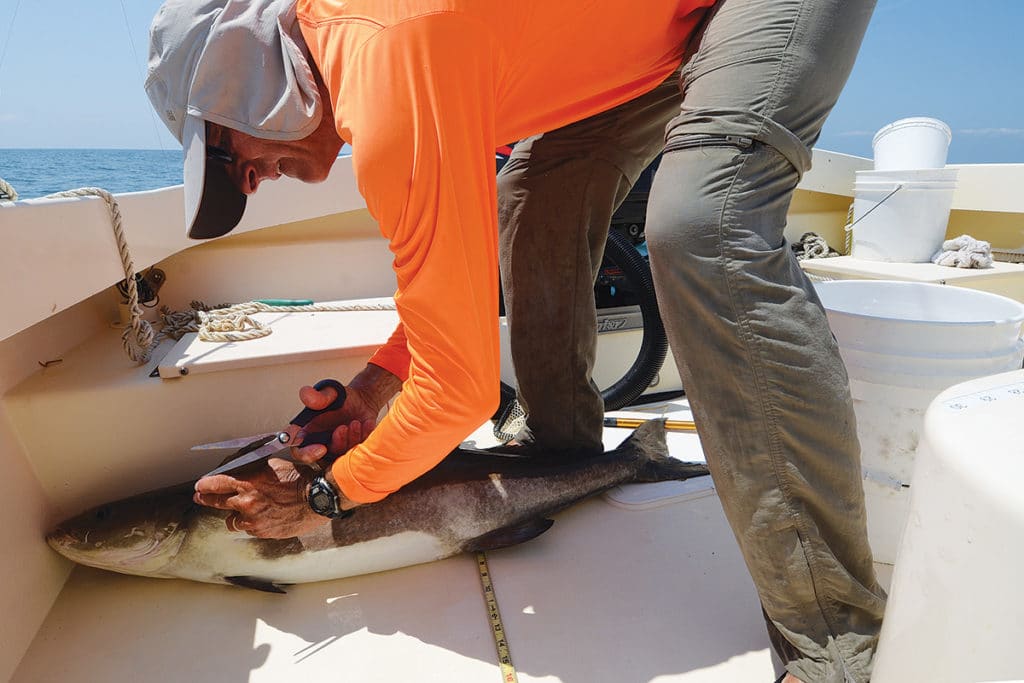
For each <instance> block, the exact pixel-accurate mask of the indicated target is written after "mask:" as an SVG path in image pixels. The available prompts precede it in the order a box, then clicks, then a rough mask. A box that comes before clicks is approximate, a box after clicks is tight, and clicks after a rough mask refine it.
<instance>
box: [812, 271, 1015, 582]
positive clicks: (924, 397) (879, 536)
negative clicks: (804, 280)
mask: <svg viewBox="0 0 1024 683" xmlns="http://www.w3.org/2000/svg"><path fill="white" fill-rule="evenodd" d="M815 288H816V290H817V291H818V295H819V296H820V297H821V300H822V303H823V304H824V306H825V310H826V313H827V315H828V319H829V324H830V326H831V327H832V331H833V333H834V334H835V336H836V340H837V341H838V343H839V351H840V354H841V355H842V356H843V360H844V362H845V363H846V369H847V373H848V374H849V376H850V393H851V394H852V396H853V407H854V411H855V413H856V416H857V436H858V438H859V439H860V445H861V465H862V467H863V470H864V498H865V503H866V505H867V514H868V541H869V542H870V543H871V548H872V551H873V552H874V556H875V561H877V562H883V563H887V564H893V563H894V562H895V560H896V550H897V548H898V546H899V541H900V535H901V534H902V530H903V525H904V522H905V520H906V517H907V512H908V510H909V504H910V483H911V482H910V478H911V473H912V471H913V463H914V454H915V452H916V450H917V444H918V440H919V438H920V434H921V428H922V424H923V420H924V413H925V410H926V409H927V407H928V405H929V404H930V403H931V401H932V400H933V399H934V398H935V396H937V395H938V394H939V392H941V391H943V390H944V389H946V388H948V387H950V386H953V385H955V384H958V383H960V382H963V381H966V380H969V379H972V378H975V377H983V376H987V375H991V374H995V373H999V372H1006V371H1008V370H1015V369H1019V368H1020V367H1021V364H1022V363H1024V340H1022V339H1021V334H1022V329H1021V326H1022V324H1024V304H1021V303H1019V302H1017V301H1014V300H1012V299H1007V298H1006V297H1002V296H998V295H995V294H990V293H988V292H981V291H977V290H971V289H963V288H959V287H948V286H943V285H934V284H925V283H918V282H889V281H883V280H843V281H835V282H820V283H816V284H815Z"/></svg>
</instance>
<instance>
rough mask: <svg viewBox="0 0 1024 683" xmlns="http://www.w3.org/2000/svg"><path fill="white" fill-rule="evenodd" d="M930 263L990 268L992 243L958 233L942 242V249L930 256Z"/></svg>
mask: <svg viewBox="0 0 1024 683" xmlns="http://www.w3.org/2000/svg"><path fill="white" fill-rule="evenodd" d="M932 263H937V264H938V265H940V266H950V267H951V268H991V267H992V245H991V244H989V243H988V242H986V241H984V240H976V239H974V238H973V237H971V236H970V235H960V236H959V237H957V238H955V239H951V240H946V241H945V242H943V243H942V251H940V252H939V253H937V254H936V255H935V256H934V257H933V258H932Z"/></svg>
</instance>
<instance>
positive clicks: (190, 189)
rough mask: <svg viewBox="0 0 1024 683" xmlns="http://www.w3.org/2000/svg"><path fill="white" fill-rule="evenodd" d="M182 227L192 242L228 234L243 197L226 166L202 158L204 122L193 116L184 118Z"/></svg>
mask: <svg viewBox="0 0 1024 683" xmlns="http://www.w3.org/2000/svg"><path fill="white" fill-rule="evenodd" d="M181 140H182V144H183V146H184V148H185V173H184V176H185V178H184V179H185V228H186V231H187V233H188V236H189V237H191V238H192V239H196V240H206V239H211V238H213V237H220V236H221V235H226V234H227V233H229V232H231V230H232V229H234V227H235V226H236V225H238V222H239V221H240V220H242V214H244V213H245V199H246V197H245V195H244V194H242V192H241V191H240V190H239V189H238V188H237V187H235V184H234V183H233V182H232V181H231V178H230V177H229V176H228V172H227V167H226V166H225V165H224V164H223V163H221V162H219V161H208V160H207V158H206V122H205V121H203V120H202V119H200V118H197V117H195V116H189V117H188V118H186V119H185V125H184V127H183V129H182V136H181Z"/></svg>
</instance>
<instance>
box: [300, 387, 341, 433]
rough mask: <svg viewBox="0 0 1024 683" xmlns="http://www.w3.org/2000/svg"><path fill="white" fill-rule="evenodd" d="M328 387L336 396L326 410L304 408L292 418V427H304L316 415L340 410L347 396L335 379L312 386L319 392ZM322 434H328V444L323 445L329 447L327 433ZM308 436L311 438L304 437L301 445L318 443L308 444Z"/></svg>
mask: <svg viewBox="0 0 1024 683" xmlns="http://www.w3.org/2000/svg"><path fill="white" fill-rule="evenodd" d="M328 387H330V388H332V389H334V390H335V391H336V392H337V394H338V395H337V397H336V398H335V399H334V400H333V401H331V403H330V405H328V406H327V407H326V408H321V409H320V410H314V409H313V408H304V409H303V410H302V412H301V413H299V414H298V415H296V416H295V417H293V418H292V424H293V425H295V426H296V427H305V426H306V425H307V424H309V422H310V420H312V419H313V418H314V417H316V416H317V415H322V414H324V413H326V412H329V411H331V410H337V409H338V408H340V407H342V406H343V405H345V399H346V397H347V395H346V393H345V387H344V385H342V383H341V382H339V381H338V380H336V379H322V380H320V381H319V382H317V383H316V384H314V385H313V388H314V389H316V390H317V391H321V390H323V389H326V388H328ZM324 433H326V434H328V443H325V444H323V445H325V446H329V445H330V439H329V437H330V433H329V432H324ZM309 436H311V435H308V436H307V437H306V439H304V440H303V445H307V444H309V443H319V442H310V441H309Z"/></svg>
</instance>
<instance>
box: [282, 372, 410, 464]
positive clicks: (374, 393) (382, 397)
mask: <svg viewBox="0 0 1024 683" xmlns="http://www.w3.org/2000/svg"><path fill="white" fill-rule="evenodd" d="M400 388H401V381H400V380H399V379H398V378H397V377H395V376H394V375H392V374H391V373H390V372H387V371H386V370H384V369H382V368H379V367H377V366H376V365H370V364H368V365H367V366H366V369H364V370H363V371H362V372H361V373H359V374H358V375H357V376H356V377H354V378H353V379H352V382H351V383H350V384H349V385H348V386H346V387H345V393H346V398H345V405H343V406H342V407H341V408H338V409H337V410H332V411H330V412H327V413H324V414H322V415H318V416H317V417H315V418H314V419H313V420H311V421H310V422H309V424H307V425H306V426H305V427H303V428H301V429H300V428H298V427H296V426H294V425H289V427H288V429H287V430H286V431H287V432H288V433H289V434H290V435H291V437H292V439H293V440H298V441H299V442H300V444H301V440H302V437H303V436H304V435H305V434H313V433H316V432H332V434H331V446H330V448H325V447H324V446H321V445H319V444H314V445H312V446H306V447H302V446H301V445H299V446H296V447H295V448H293V449H292V457H293V458H295V459H296V460H298V461H299V462H304V463H307V464H312V463H314V462H317V461H319V460H320V459H321V458H323V457H324V456H325V455H327V454H328V453H330V454H331V455H334V456H339V455H342V454H344V453H345V452H346V451H348V450H349V449H350V448H352V447H353V446H355V445H356V444H358V443H362V441H363V440H364V439H366V437H367V436H369V435H370V432H372V431H373V428H374V427H376V426H377V416H378V415H380V411H381V408H383V407H384V404H385V403H387V401H388V400H389V399H390V398H391V397H392V396H394V394H395V393H397V392H398V390H399V389H400ZM335 398H337V394H336V393H335V391H334V389H331V388H330V387H328V388H326V389H324V390H322V391H317V390H316V389H314V388H313V387H311V386H305V387H302V389H300V390H299V400H300V401H302V403H303V405H305V406H306V407H307V408H312V409H314V410H322V409H323V408H325V407H326V406H328V405H330V404H331V402H332V401H333V400H334V399H335Z"/></svg>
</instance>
